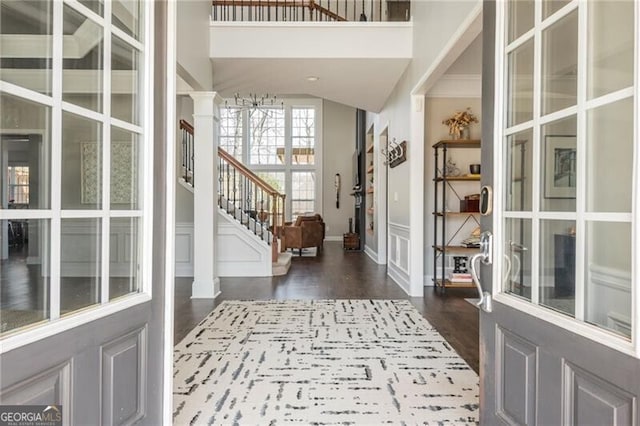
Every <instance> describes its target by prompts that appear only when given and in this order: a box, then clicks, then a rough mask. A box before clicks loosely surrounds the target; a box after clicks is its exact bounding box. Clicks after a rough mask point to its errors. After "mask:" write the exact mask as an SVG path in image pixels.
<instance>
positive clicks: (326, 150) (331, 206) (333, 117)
mask: <svg viewBox="0 0 640 426" xmlns="http://www.w3.org/2000/svg"><path fill="white" fill-rule="evenodd" d="M322 110H323V117H324V118H323V123H322V128H323V130H322V135H323V139H324V140H323V145H322V146H323V154H322V162H323V167H322V168H323V170H322V181H323V185H322V187H323V188H324V191H323V192H324V193H323V194H322V198H323V202H322V206H323V210H324V211H323V218H324V222H325V225H326V227H327V231H326V237H327V238H331V237H336V238H340V239H341V238H342V234H344V233H346V232H347V230H348V227H349V218H350V217H354V215H355V199H354V197H352V196H351V195H349V194H350V193H351V187H352V186H353V165H352V155H353V153H354V151H355V149H356V142H355V141H356V110H355V108H352V107H348V106H346V105H342V104H339V103H336V102H331V101H327V100H325V101H324V102H323V106H322ZM336 173H340V177H341V180H342V185H341V190H340V208H339V209H338V208H336V192H335V185H334V179H335V175H336Z"/></svg>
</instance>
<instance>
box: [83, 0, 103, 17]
mask: <svg viewBox="0 0 640 426" xmlns="http://www.w3.org/2000/svg"><path fill="white" fill-rule="evenodd" d="M78 2H79V3H82V4H83V5H85V6H86V7H88V8H89V9H91V11H92V12H95V13H97V14H98V15H100V16H102V13H103V10H104V5H103V3H102V0H78Z"/></svg>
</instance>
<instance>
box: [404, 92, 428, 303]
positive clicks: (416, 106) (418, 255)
mask: <svg viewBox="0 0 640 426" xmlns="http://www.w3.org/2000/svg"><path fill="white" fill-rule="evenodd" d="M407 151H408V153H407V158H408V159H409V174H410V178H409V179H410V182H411V199H410V201H409V226H410V228H411V243H410V244H411V248H410V250H409V252H410V253H411V254H410V258H409V281H410V283H411V291H410V293H411V296H414V297H421V296H422V295H423V293H424V251H425V248H424V247H425V246H424V95H411V141H410V142H409V143H407Z"/></svg>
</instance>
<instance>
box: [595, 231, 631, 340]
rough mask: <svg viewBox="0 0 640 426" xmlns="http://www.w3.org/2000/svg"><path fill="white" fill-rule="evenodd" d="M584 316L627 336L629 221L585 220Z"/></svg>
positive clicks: (629, 269) (629, 285) (629, 255)
mask: <svg viewBox="0 0 640 426" xmlns="http://www.w3.org/2000/svg"><path fill="white" fill-rule="evenodd" d="M586 249H587V252H586V256H587V259H586V260H587V261H586V262H585V271H584V273H585V278H586V279H585V281H586V289H585V311H586V312H585V320H586V321H587V322H590V323H592V324H595V325H597V326H599V327H601V328H606V329H608V330H612V331H614V332H615V333H618V334H621V335H623V336H625V337H628V338H629V337H630V336H631V330H632V328H631V301H632V299H633V298H632V294H631V224H630V223H611V222H587V241H586Z"/></svg>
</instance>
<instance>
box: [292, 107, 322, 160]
mask: <svg viewBox="0 0 640 426" xmlns="http://www.w3.org/2000/svg"><path fill="white" fill-rule="evenodd" d="M315 113H316V110H315V109H314V108H293V109H292V110H291V133H292V134H291V144H292V147H293V148H292V152H291V157H292V158H291V164H314V163H315V156H314V149H315V129H316V120H315Z"/></svg>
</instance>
